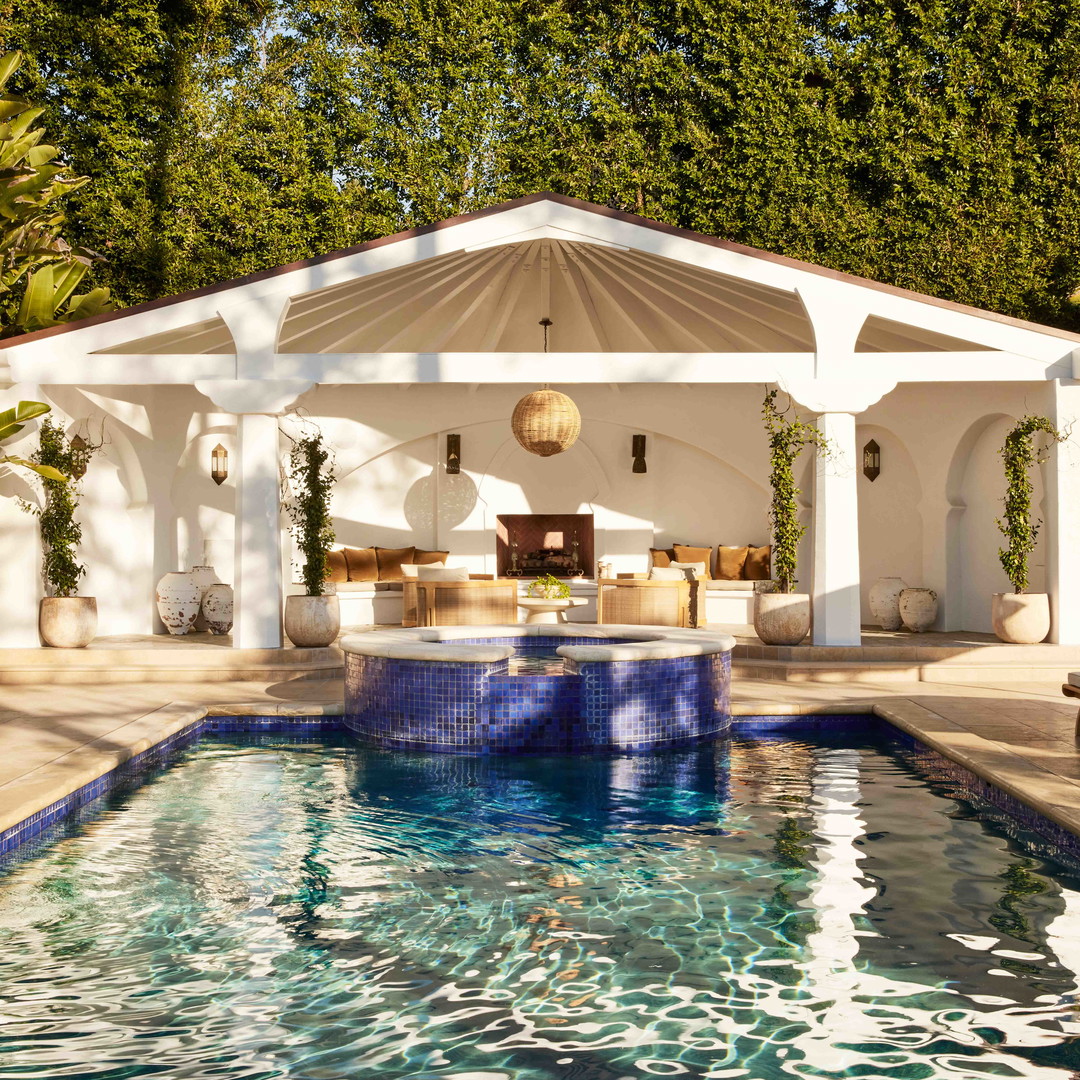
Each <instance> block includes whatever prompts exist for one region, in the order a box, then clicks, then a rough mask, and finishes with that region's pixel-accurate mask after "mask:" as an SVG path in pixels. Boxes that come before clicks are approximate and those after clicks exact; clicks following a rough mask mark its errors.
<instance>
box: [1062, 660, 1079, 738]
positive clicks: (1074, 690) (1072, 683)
mask: <svg viewBox="0 0 1080 1080" xmlns="http://www.w3.org/2000/svg"><path fill="white" fill-rule="evenodd" d="M1061 692H1062V693H1063V694H1064V695H1065V696H1066V697H1071V698H1080V671H1071V672H1070V673H1069V681H1068V682H1066V683H1065V685H1064V686H1062V688H1061ZM1076 734H1077V735H1078V736H1080V709H1077V711H1076Z"/></svg>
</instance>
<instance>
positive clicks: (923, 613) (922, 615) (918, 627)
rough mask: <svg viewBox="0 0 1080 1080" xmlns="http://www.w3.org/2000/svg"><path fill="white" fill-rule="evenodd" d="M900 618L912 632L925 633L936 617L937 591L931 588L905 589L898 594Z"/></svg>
mask: <svg viewBox="0 0 1080 1080" xmlns="http://www.w3.org/2000/svg"><path fill="white" fill-rule="evenodd" d="M900 618H901V619H902V620H903V623H904V625H905V626H906V627H907V628H908V629H909V630H911V631H912V632H913V633H916V634H922V633H925V632H926V631H927V630H929V629H930V627H931V626H933V625H934V620H935V619H936V618H937V593H936V592H934V590H933V589H905V590H904V591H903V592H902V593H901V594H900Z"/></svg>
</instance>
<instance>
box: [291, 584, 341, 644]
mask: <svg viewBox="0 0 1080 1080" xmlns="http://www.w3.org/2000/svg"><path fill="white" fill-rule="evenodd" d="M340 629H341V609H340V607H339V606H338V598H337V596H336V595H326V596H287V597H285V633H286V634H287V635H288V638H289V640H290V641H291V642H292V643H293V644H294V645H296V646H297V647H298V648H301V649H321V648H325V647H326V646H327V645H331V644H333V642H334V639H335V638H336V637H337V636H338V631H339V630H340Z"/></svg>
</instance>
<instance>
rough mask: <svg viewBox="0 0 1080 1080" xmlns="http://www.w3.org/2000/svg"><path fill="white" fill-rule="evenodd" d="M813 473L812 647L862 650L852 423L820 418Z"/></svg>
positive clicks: (836, 416) (839, 415) (835, 415)
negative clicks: (820, 445)
mask: <svg viewBox="0 0 1080 1080" xmlns="http://www.w3.org/2000/svg"><path fill="white" fill-rule="evenodd" d="M817 426H818V430H819V431H820V432H821V434H822V435H823V436H824V437H825V439H826V440H828V444H829V448H828V452H827V453H821V452H819V453H818V454H817V462H816V466H815V472H814V527H813V528H814V531H813V537H814V639H813V640H814V644H815V645H859V644H861V640H862V637H861V618H860V599H859V501H858V489H857V487H856V484H855V481H856V476H857V470H856V467H855V462H856V456H855V417H854V416H853V415H852V414H851V413H847V412H825V413H822V414H821V416H820V417H818V421H817Z"/></svg>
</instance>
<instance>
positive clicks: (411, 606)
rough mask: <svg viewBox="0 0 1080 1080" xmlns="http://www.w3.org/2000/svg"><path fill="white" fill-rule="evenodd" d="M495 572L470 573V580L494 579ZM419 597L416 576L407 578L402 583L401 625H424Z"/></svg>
mask: <svg viewBox="0 0 1080 1080" xmlns="http://www.w3.org/2000/svg"><path fill="white" fill-rule="evenodd" d="M494 577H495V575H494V574H470V575H469V580H470V581H492V580H493V579H494ZM419 604H420V601H419V597H418V596H417V591H416V578H405V580H404V581H402V583H401V625H402V626H423V625H425V624H424V623H422V622H421V621H420V615H419V610H418V609H419Z"/></svg>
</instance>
